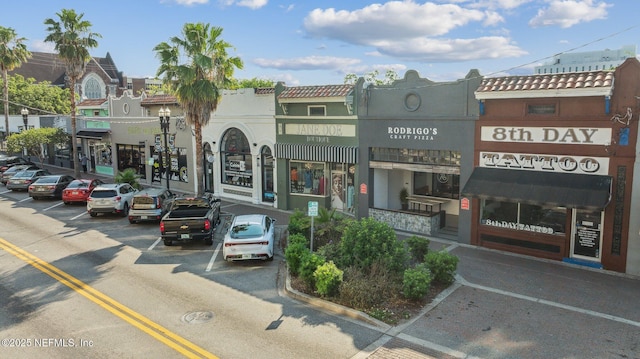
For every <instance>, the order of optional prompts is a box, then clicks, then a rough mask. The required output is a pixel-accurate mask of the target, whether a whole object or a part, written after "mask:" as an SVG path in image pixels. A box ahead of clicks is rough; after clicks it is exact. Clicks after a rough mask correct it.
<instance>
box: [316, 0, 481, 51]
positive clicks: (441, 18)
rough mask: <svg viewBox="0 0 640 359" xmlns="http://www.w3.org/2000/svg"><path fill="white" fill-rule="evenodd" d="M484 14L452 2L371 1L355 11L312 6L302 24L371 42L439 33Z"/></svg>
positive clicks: (321, 33) (337, 36)
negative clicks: (376, 2)
mask: <svg viewBox="0 0 640 359" xmlns="http://www.w3.org/2000/svg"><path fill="white" fill-rule="evenodd" d="M484 18H485V14H484V12H482V11H478V10H470V9H464V8H462V7H460V6H457V5H453V4H444V5H438V4H434V3H429V2H428V3H424V4H417V3H415V2H414V1H412V0H406V1H389V2H387V3H385V4H382V5H380V4H371V5H369V6H366V7H364V8H362V9H358V10H354V11H346V10H336V9H333V8H330V9H324V10H323V9H315V10H313V11H311V12H310V13H309V15H308V16H307V17H306V18H305V19H304V28H305V30H306V31H307V33H308V34H309V35H310V36H312V37H318V38H330V39H337V40H341V41H345V42H348V43H352V44H359V45H370V44H371V43H372V42H377V41H380V40H383V39H386V40H394V39H407V38H414V37H417V36H440V35H444V34H446V33H448V32H450V31H451V30H453V29H455V28H457V27H460V26H463V25H465V24H468V23H469V22H472V21H482V20H483V19H484Z"/></svg>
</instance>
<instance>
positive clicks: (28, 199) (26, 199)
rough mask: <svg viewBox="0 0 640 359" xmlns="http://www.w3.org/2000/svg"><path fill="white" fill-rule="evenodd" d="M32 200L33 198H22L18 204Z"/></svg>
mask: <svg viewBox="0 0 640 359" xmlns="http://www.w3.org/2000/svg"><path fill="white" fill-rule="evenodd" d="M32 199H33V198H31V197H27V198H23V199H21V200H19V201H18V203H20V202H24V201H31V200H32Z"/></svg>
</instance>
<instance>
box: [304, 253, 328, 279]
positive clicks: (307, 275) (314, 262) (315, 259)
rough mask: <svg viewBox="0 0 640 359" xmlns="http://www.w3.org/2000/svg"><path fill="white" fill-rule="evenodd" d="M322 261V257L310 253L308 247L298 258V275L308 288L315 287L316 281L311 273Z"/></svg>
mask: <svg viewBox="0 0 640 359" xmlns="http://www.w3.org/2000/svg"><path fill="white" fill-rule="evenodd" d="M324 263H325V261H324V257H322V256H320V255H318V254H316V253H311V251H309V250H308V249H307V250H306V252H305V253H304V254H303V255H302V258H301V259H300V272H299V276H300V278H301V279H302V280H303V281H304V282H305V284H306V285H307V286H308V287H309V288H315V284H316V282H315V278H314V277H313V273H314V272H315V271H316V269H318V267H319V266H320V265H322V264H324Z"/></svg>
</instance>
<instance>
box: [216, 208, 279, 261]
mask: <svg viewBox="0 0 640 359" xmlns="http://www.w3.org/2000/svg"><path fill="white" fill-rule="evenodd" d="M275 222H276V220H275V219H273V218H271V217H269V216H267V215H264V214H245V215H239V216H235V217H234V218H233V221H232V222H231V226H230V227H229V230H228V232H227V234H226V235H225V236H224V241H223V246H222V258H223V259H224V260H225V261H236V260H247V259H262V260H273V244H274V241H275V239H274V227H275Z"/></svg>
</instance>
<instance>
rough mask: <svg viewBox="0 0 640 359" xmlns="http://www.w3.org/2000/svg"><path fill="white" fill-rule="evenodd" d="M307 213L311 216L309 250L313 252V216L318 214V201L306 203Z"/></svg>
mask: <svg viewBox="0 0 640 359" xmlns="http://www.w3.org/2000/svg"><path fill="white" fill-rule="evenodd" d="M307 206H308V207H307V212H308V213H307V215H308V216H309V217H311V243H310V248H311V252H313V227H314V226H313V217H315V216H317V215H318V201H309V203H308V204H307Z"/></svg>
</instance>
